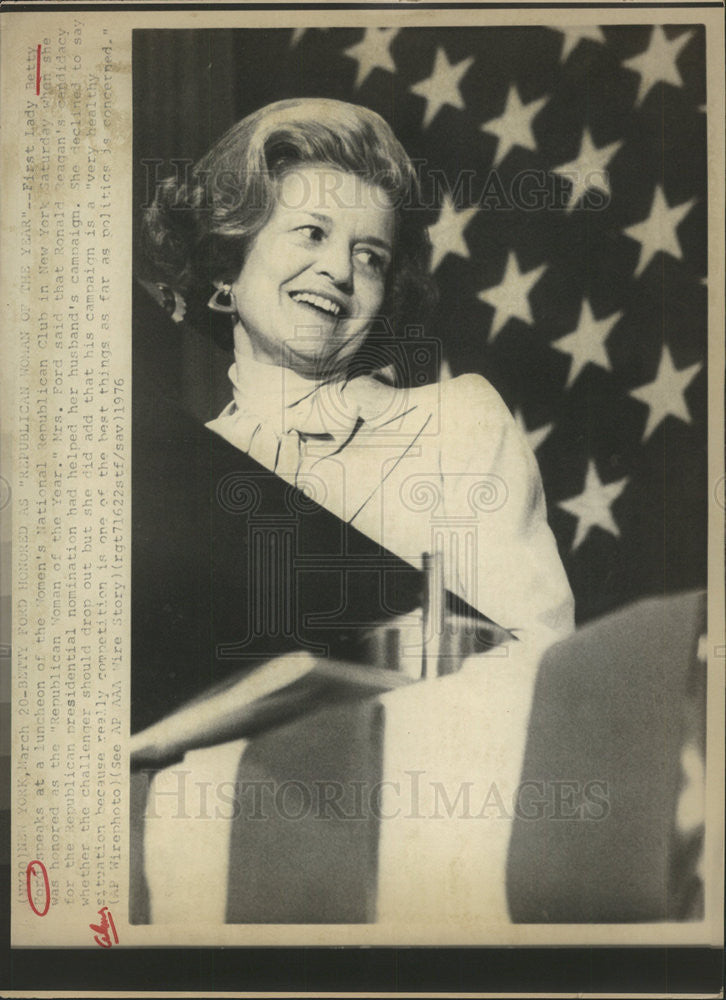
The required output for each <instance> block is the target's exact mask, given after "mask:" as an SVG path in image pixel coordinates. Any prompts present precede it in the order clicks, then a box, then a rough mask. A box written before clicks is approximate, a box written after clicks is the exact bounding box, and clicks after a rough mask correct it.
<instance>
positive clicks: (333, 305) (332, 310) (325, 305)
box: [290, 292, 341, 316]
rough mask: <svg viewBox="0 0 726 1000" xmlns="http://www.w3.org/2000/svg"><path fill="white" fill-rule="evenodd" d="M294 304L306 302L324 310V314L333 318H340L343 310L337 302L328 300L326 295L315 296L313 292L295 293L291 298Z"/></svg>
mask: <svg viewBox="0 0 726 1000" xmlns="http://www.w3.org/2000/svg"><path fill="white" fill-rule="evenodd" d="M290 298H291V299H292V300H293V301H294V302H306V303H307V304H308V305H311V306H315V308H316V309H322V311H323V312H326V313H329V314H330V315H331V316H339V315H340V312H341V309H340V306H339V305H338V303H337V302H333V301H332V299H326V298H325V296H324V295H314V294H313V293H312V292H295V293H294V294H292V295H291V296H290Z"/></svg>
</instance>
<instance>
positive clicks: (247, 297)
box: [232, 166, 394, 377]
mask: <svg viewBox="0 0 726 1000" xmlns="http://www.w3.org/2000/svg"><path fill="white" fill-rule="evenodd" d="M393 237H394V211H393V208H392V206H391V203H390V200H389V199H388V196H387V195H386V193H385V191H383V190H382V189H381V188H379V187H376V186H373V185H371V184H369V183H367V182H366V181H364V180H362V179H361V178H360V177H357V176H356V175H355V174H352V173H345V172H344V171H341V170H336V169H335V168H333V167H326V166H309V167H300V168H297V169H295V170H292V171H290V172H289V173H287V174H285V175H284V177H283V178H282V179H281V181H280V182H279V184H278V198H277V203H276V205H275V208H274V210H273V212H272V215H271V217H270V219H269V221H268V222H267V223H266V224H265V226H264V227H263V228H262V229H261V230H260V231H259V233H258V234H257V236H256V237H255V238H254V240H253V242H252V244H251V246H250V248H249V251H248V253H247V256H246V259H245V262H244V265H243V267H242V270H241V272H240V274H239V276H238V278H237V280H236V282H235V283H234V285H233V286H232V293H233V295H234V301H235V304H236V307H237V312H238V314H239V324H238V329H237V330H236V333H246V334H247V336H248V337H249V340H250V342H251V344H252V349H253V352H254V357H255V359H256V360H258V361H263V362H267V363H269V364H276V365H285V366H287V367H289V368H293V369H295V370H296V371H297V372H299V373H300V374H301V375H305V376H307V377H315V376H320V375H323V374H325V373H326V372H327V371H329V370H330V369H331V367H338V366H339V364H340V362H341V359H343V358H348V357H350V356H351V355H352V354H354V353H355V351H356V350H357V349H358V348H359V347H360V345H361V344H362V342H363V340H364V339H365V337H366V334H367V333H368V330H369V328H370V324H371V321H372V320H373V319H374V318H375V317H376V316H377V315H378V314H379V311H380V308H381V304H382V302H383V295H384V290H385V284H386V271H387V269H388V267H389V264H390V261H391V255H392V252H393Z"/></svg>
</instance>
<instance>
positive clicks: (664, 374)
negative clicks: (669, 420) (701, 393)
mask: <svg viewBox="0 0 726 1000" xmlns="http://www.w3.org/2000/svg"><path fill="white" fill-rule="evenodd" d="M702 367H703V365H702V364H701V363H700V362H698V363H697V364H695V365H689V366H688V367H687V368H680V369H678V368H676V367H675V365H674V364H673V358H672V357H671V352H670V350H669V349H668V345H667V344H664V345H663V352H662V354H661V356H660V362H659V364H658V374H657V375H656V376H655V379H654V380H653V381H652V382H648V383H647V385H641V386H638V388H636V389H631V390H630V395H631V396H632V397H633V399H637V400H638V402H640V403H645V405H646V406H647V407H648V408H649V412H648V420H647V423H646V425H645V430H644V431H643V442H645V441H647V440H648V438H649V437H650V435H651V434H652V433H653V431H654V430H655V429H656V427H657V426H658V425H659V424H660V423H662V421H664V420H665V418H666V417H667V416H668V415H670V416H673V417H678V419H679V420H683V421H684V422H685V423H687V424H690V423H691V414H690V412H689V410H688V406H687V404H686V400H685V396H684V393H685V391H686V389H687V388H688V386H689V385H690V384H691V382H692V381H693V380H694V378H695V377H696V375H698V373H699V372H700V370H701V368H702Z"/></svg>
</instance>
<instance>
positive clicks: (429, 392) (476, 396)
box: [408, 372, 514, 427]
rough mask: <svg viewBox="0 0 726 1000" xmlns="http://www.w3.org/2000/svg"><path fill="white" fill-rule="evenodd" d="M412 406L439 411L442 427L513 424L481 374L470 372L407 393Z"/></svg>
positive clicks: (499, 397)
mask: <svg viewBox="0 0 726 1000" xmlns="http://www.w3.org/2000/svg"><path fill="white" fill-rule="evenodd" d="M408 399H409V401H410V403H411V404H413V405H416V406H420V407H422V408H424V409H430V410H432V411H438V413H439V414H440V416H441V422H442V426H444V425H447V424H448V425H458V426H459V427H472V426H483V425H492V424H497V425H501V424H509V423H512V424H513V423H514V419H513V417H512V415H511V413H510V411H509V409H508V407H507V405H506V403H505V402H504V400H503V399H502V397H501V396H500V395H499V393H498V392H497V390H496V389H495V388H494V386H493V385H492V384H491V382H489V381H488V380H487V379H486V378H484V376H483V375H477V374H475V373H473V372H469V373H467V374H464V375H457V376H455V377H454V378H449V379H445V380H443V381H441V382H432V383H429V384H428V385H424V386H420V387H417V388H415V389H411V390H408Z"/></svg>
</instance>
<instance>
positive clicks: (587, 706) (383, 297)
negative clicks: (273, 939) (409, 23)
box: [131, 23, 708, 936]
mask: <svg viewBox="0 0 726 1000" xmlns="http://www.w3.org/2000/svg"><path fill="white" fill-rule="evenodd" d="M133 46H134V47H133V63H132V65H133V86H134V208H135V211H136V213H137V214H136V217H135V237H136V239H135V251H136V255H135V267H134V274H135V288H134V309H135V312H134V328H133V414H134V431H133V434H134V436H133V560H132V601H133V605H132V608H133V610H132V690H131V697H132V726H133V729H134V735H133V736H132V758H131V760H132V768H133V772H134V773H133V777H132V782H133V787H134V790H135V791H134V796H133V799H132V802H133V804H132V824H133V830H134V833H133V839H132V856H131V867H132V887H131V908H132V912H131V920H132V921H138V922H140V923H154V924H157V923H161V924H164V923H169V924H174V923H183V922H184V920H186V919H187V915H188V914H190V913H194V915H195V920H196V921H197V922H199V923H202V922H204V921H209V922H210V923H215V922H227V923H241V924H260V923H262V924H265V923H269V924H288V923H291V924H336V923H342V924H365V923H375V922H383V923H391V924H395V925H398V926H399V927H406V928H408V929H409V930H410V932H411V933H412V934H413V935H414V936H415V935H416V934H417V933H421V934H423V935H424V936H427V935H431V934H432V933H433V934H437V933H441V931H442V929H443V933H444V935H445V936H446V935H447V934H448V933H452V932H453V933H454V934H456V933H457V931H458V932H459V933H461V931H462V930H463V929H464V928H465V927H466V928H468V931H467V934H470V933H472V928H474V927H476V926H477V925H479V926H481V927H485V926H486V925H497V924H507V923H510V922H514V923H517V922H524V923H535V924H579V923H595V924H615V923H632V922H643V923H655V922H658V921H699V920H702V919H703V917H704V889H705V886H704V868H703V865H704V813H703V801H704V773H705V772H704V761H705V711H706V672H705V660H704V656H705V653H704V649H705V630H706V603H705V587H706V582H707V577H706V572H707V517H706V511H707V502H708V487H707V415H706V385H707V369H708V359H707V349H706V348H707V277H708V266H707V245H706V237H707V214H708V203H707V197H706V168H707V147H706V141H705V136H706V132H705V127H706V115H705V96H706V91H705V58H704V46H705V31H704V29H703V27H702V26H700V25H689V24H687V23H683V24H672V25H668V26H662V25H660V24H653V25H642V26H619V25H607V26H606V27H598V26H595V25H592V26H587V27H567V28H562V29H553V28H546V27H535V26H527V27H491V28H490V27H480V28H473V27H444V26H437V27H431V28H425V27H422V28H410V29H409V28H405V27H404V28H398V27H378V26H374V27H368V28H364V29H359V28H351V29H344V28H329V29H327V28H312V29H303V28H297V29H294V30H285V29H277V28H274V29H259V30H255V29H240V30H235V29H211V30H202V29H199V30H197V29H190V30H187V29H180V30H174V29H170V30H166V29H162V30H149V31H146V30H138V31H135V32H134V41H133Z"/></svg>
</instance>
